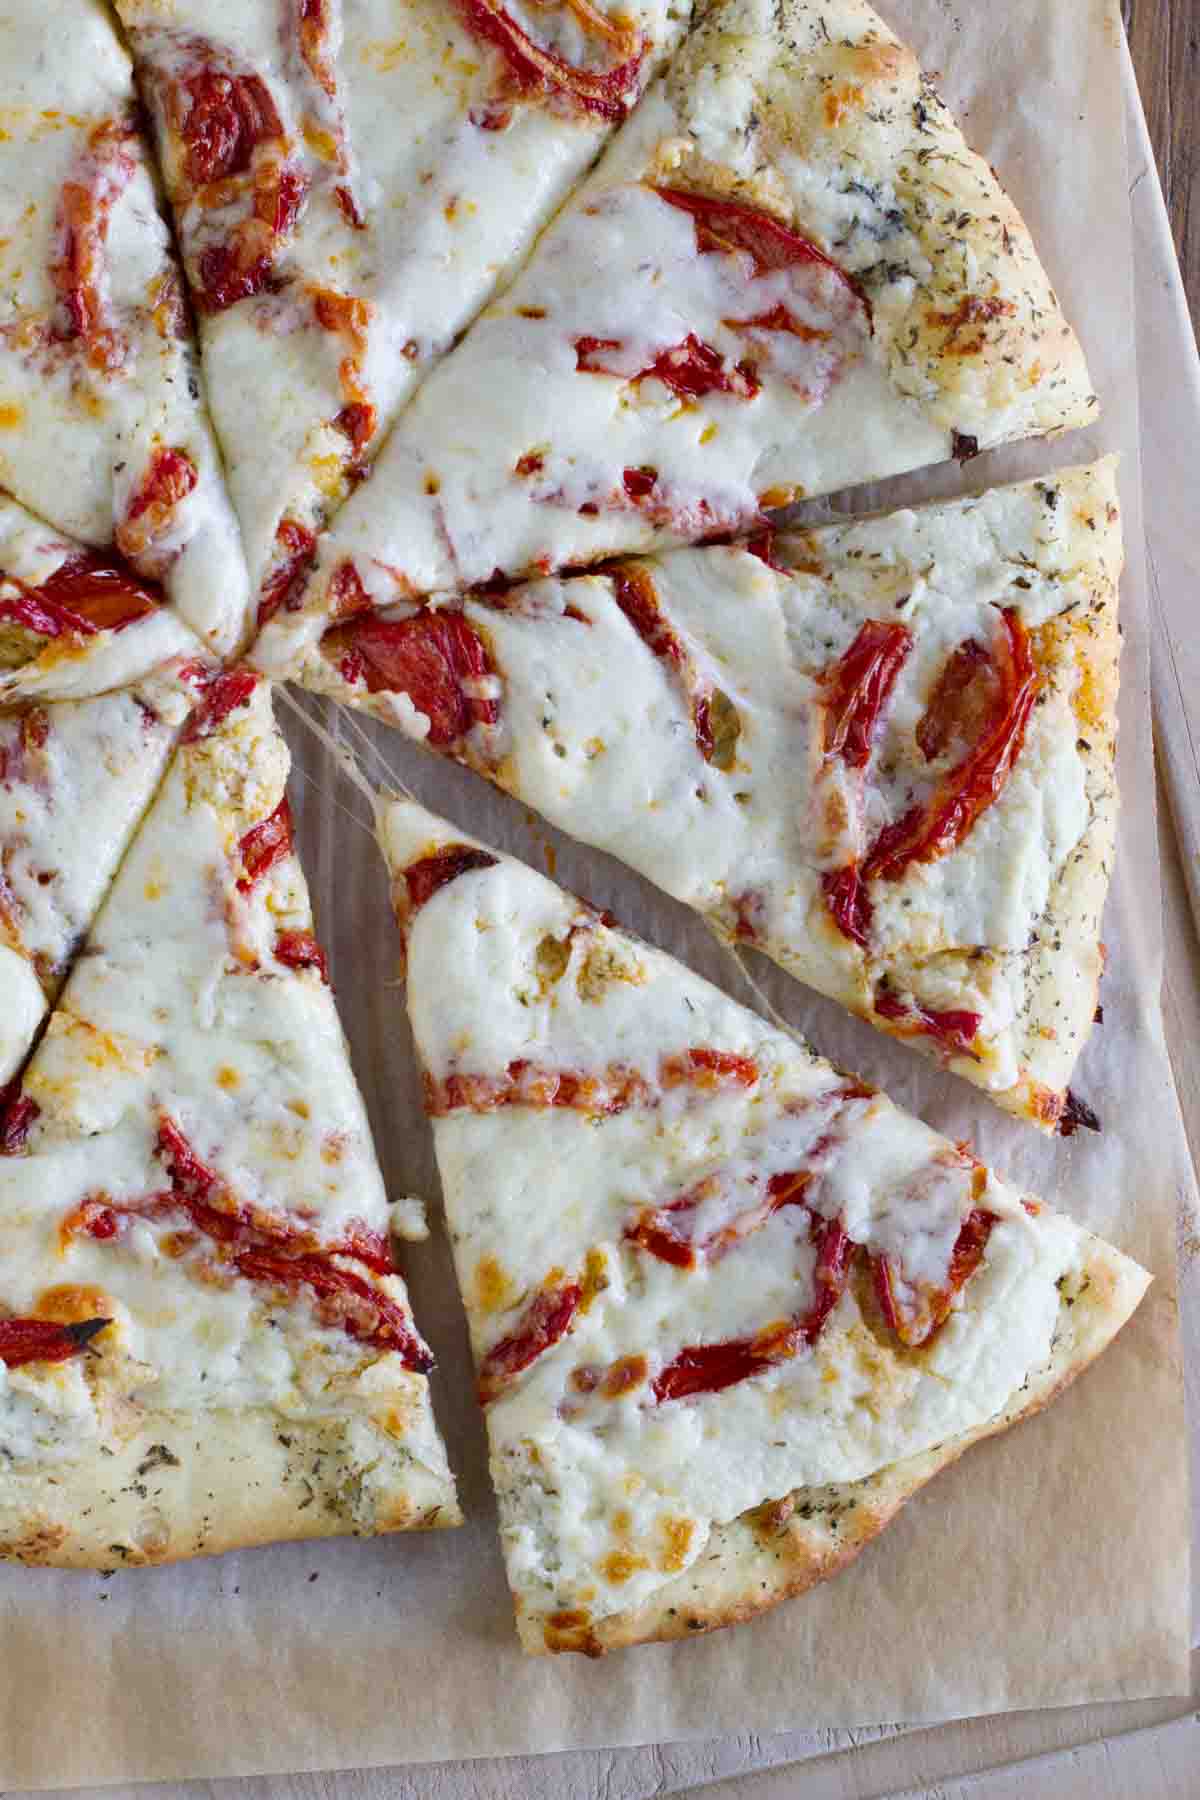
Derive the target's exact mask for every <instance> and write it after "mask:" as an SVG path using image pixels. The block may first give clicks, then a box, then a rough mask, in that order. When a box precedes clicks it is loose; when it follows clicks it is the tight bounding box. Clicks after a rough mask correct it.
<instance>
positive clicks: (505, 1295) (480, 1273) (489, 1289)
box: [474, 1256, 512, 1313]
mask: <svg viewBox="0 0 1200 1800" xmlns="http://www.w3.org/2000/svg"><path fill="white" fill-rule="evenodd" d="M474 1287H475V1304H476V1306H477V1307H478V1308H479V1310H480V1312H484V1313H494V1312H503V1311H504V1309H505V1307H506V1306H509V1305H511V1303H512V1282H511V1281H510V1280H509V1278H508V1275H507V1274H506V1272H505V1270H504V1268H503V1267H502V1265H501V1263H500V1262H499V1260H498V1259H497V1258H496V1257H494V1256H481V1257H480V1259H479V1261H478V1262H477V1263H476V1265H475V1280H474Z"/></svg>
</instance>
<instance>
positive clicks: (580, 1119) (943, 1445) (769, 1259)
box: [378, 802, 1149, 1655]
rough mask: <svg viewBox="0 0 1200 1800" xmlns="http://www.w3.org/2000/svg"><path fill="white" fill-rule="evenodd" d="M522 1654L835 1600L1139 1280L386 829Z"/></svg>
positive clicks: (1052, 1381) (852, 1098) (506, 865)
mask: <svg viewBox="0 0 1200 1800" xmlns="http://www.w3.org/2000/svg"><path fill="white" fill-rule="evenodd" d="M378 825H379V832H380V839H381V844H382V847H383V849H384V852H385V854H386V856H387V859H388V863H389V865H390V868H391V871H392V878H393V894H394V899H395V904H396V910H397V914H398V917H399V919H400V921H401V923H402V925H403V928H404V935H405V948H406V960H407V977H408V1005H409V1012H410V1016H411V1019H412V1025H413V1031H414V1034H415V1037H416V1042H417V1047H418V1051H419V1054H420V1058H421V1061H422V1064H423V1068H424V1073H425V1094H426V1105H427V1109H428V1111H429V1113H430V1115H431V1117H432V1120H433V1129H434V1138H435V1144H436V1148H437V1156H438V1165H439V1168H440V1171H441V1177H442V1185H443V1190H444V1195H445V1203H446V1214H447V1220H448V1224H449V1228H450V1235H451V1239H452V1242H453V1246H454V1255H455V1262H456V1267H457V1272H458V1278H459V1284H460V1287H461V1289H462V1294H463V1300H464V1303H465V1305H466V1309H467V1315H468V1319H469V1322H470V1327H471V1337H472V1343H473V1347H474V1351H475V1356H476V1361H477V1364H478V1370H479V1399H480V1403H481V1405H482V1406H483V1407H484V1409H485V1412H486V1416H487V1426H488V1441H489V1446H490V1452H491V1471H492V1478H493V1481H494V1484H495V1487H496V1492H497V1496H498V1500H499V1506H500V1529H501V1536H502V1541H503V1548H504V1555H505V1562H506V1567H507V1571H508V1577H509V1582H510V1584H511V1587H512V1590H513V1594H514V1598H515V1602H516V1610H517V1623H518V1629H519V1632H520V1636H521V1640H522V1643H523V1644H524V1646H525V1648H526V1649H528V1650H530V1651H533V1652H542V1651H545V1650H582V1651H586V1652H588V1653H589V1654H593V1655H594V1654H599V1653H601V1652H602V1651H604V1650H606V1649H610V1648H614V1647H617V1646H619V1645H623V1644H630V1643H637V1642H642V1641H645V1640H647V1639H650V1638H673V1637H683V1636H686V1635H688V1634H689V1633H692V1632H695V1631H700V1630H705V1629H708V1628H710V1627H712V1626H715V1625H721V1624H727V1623H730V1622H733V1621H737V1620H741V1619H745V1618H748V1617H750V1616H751V1615H753V1614H754V1613H755V1612H759V1611H761V1610H763V1609H765V1608H766V1607H768V1606H770V1605H772V1604H774V1602H775V1601H777V1600H780V1599H782V1598H784V1597H786V1596H787V1595H788V1594H790V1593H796V1592H800V1591H802V1590H803V1589H804V1588H806V1587H809V1586H811V1585H812V1583H813V1582H814V1581H818V1580H821V1579H823V1578H824V1577H825V1576H827V1575H830V1574H832V1573H835V1572H836V1571H837V1570H838V1569H839V1568H841V1567H843V1566H844V1565H845V1564H846V1563H847V1562H849V1561H850V1560H851V1559H852V1557H853V1556H854V1555H855V1554H856V1553H857V1551H858V1550H859V1549H861V1548H862V1546H863V1545H864V1544H865V1543H867V1542H868V1541H869V1540H870V1539H871V1538H872V1537H873V1536H875V1535H876V1534H877V1533H878V1532H879V1531H880V1530H881V1529H882V1528H883V1526H884V1525H885V1524H886V1523H887V1522H888V1520H889V1518H890V1517H891V1516H892V1515H893V1514H894V1512H895V1511H896V1509H897V1508H898V1507H899V1505H900V1504H902V1502H903V1501H904V1500H905V1499H906V1498H907V1497H908V1495H909V1494H911V1493H912V1492H914V1491H915V1490H916V1489H917V1488H918V1487H920V1486H921V1485H922V1484H923V1483H924V1482H925V1481H926V1480H928V1479H929V1477H930V1476H931V1475H932V1474H933V1473H935V1472H936V1471H937V1469H938V1468H940V1467H942V1466H943V1465H944V1464H946V1463H947V1462H950V1461H952V1460H953V1459H954V1458H955V1457H956V1456H957V1455H958V1454H959V1453H960V1452H961V1451H962V1450H963V1449H964V1448H965V1447H966V1446H967V1445H969V1444H970V1443H972V1442H974V1441H975V1440H976V1439H978V1438H980V1437H983V1436H986V1435H988V1434H990V1433H992V1432H994V1431H998V1430H1000V1429H1002V1428H1004V1427H1005V1426H1007V1425H1009V1424H1011V1423H1013V1422H1014V1420H1016V1419H1017V1418H1019V1417H1021V1416H1023V1415H1026V1414H1028V1413H1031V1412H1033V1411H1035V1410H1037V1409H1038V1408H1039V1407H1041V1406H1042V1405H1044V1404H1045V1403H1046V1402H1047V1401H1048V1400H1049V1399H1051V1398H1052V1397H1053V1396H1054V1394H1055V1393H1056V1392H1057V1391H1058V1390H1059V1389H1061V1388H1062V1387H1063V1386H1065V1385H1066V1384H1067V1383H1068V1382H1069V1381H1070V1380H1071V1379H1072V1378H1073V1377H1074V1376H1075V1375H1076V1374H1078V1373H1079V1371H1080V1370H1081V1369H1082V1368H1083V1367H1084V1366H1085V1365H1086V1364H1087V1363H1088V1362H1089V1361H1090V1360H1091V1359H1092V1357H1094V1356H1095V1355H1097V1354H1098V1353H1099V1351H1100V1350H1101V1349H1103V1347H1104V1346H1105V1345H1106V1344H1107V1343H1108V1341H1109V1340H1110V1339H1111V1337H1112V1336H1113V1335H1114V1333H1115V1332H1116V1331H1117V1330H1118V1329H1119V1328H1120V1326H1121V1325H1122V1324H1123V1323H1124V1321H1125V1320H1126V1319H1127V1318H1128V1317H1129V1315H1130V1314H1131V1313H1132V1311H1133V1310H1134V1308H1135V1307H1136V1305H1137V1303H1138V1301H1139V1299H1140V1298H1141V1296H1142V1294H1143V1292H1144V1290H1145V1287H1146V1285H1147V1282H1148V1280H1149V1277H1148V1276H1147V1275H1146V1273H1145V1271H1144V1270H1142V1269H1140V1268H1139V1267H1138V1266H1137V1264H1135V1263H1133V1262H1131V1261H1129V1259H1128V1258H1126V1257H1124V1256H1122V1255H1121V1254H1120V1253H1119V1252H1118V1251H1116V1250H1114V1249H1112V1248H1110V1247H1109V1246H1108V1245H1107V1244H1104V1243H1102V1242H1101V1241H1099V1240H1098V1239H1096V1238H1095V1237H1092V1236H1091V1235H1090V1234H1089V1233H1088V1232H1086V1231H1084V1230H1082V1229H1080V1228H1079V1227H1078V1226H1077V1225H1075V1224H1073V1223H1072V1222H1071V1221H1069V1220H1068V1219H1066V1218H1064V1217H1063V1216H1061V1215H1060V1214H1058V1213H1056V1212H1053V1211H1052V1210H1051V1209H1050V1208H1048V1207H1046V1206H1044V1205H1043V1204H1042V1203H1041V1202H1040V1201H1037V1200H1034V1199H1032V1198H1029V1197H1028V1196H1022V1195H1021V1194H1019V1193H1017V1192H1016V1191H1015V1190H1014V1189H1013V1188H1011V1187H1009V1186H1008V1185H1006V1184H1005V1183H1004V1182H1003V1181H1002V1180H1000V1179H999V1177H997V1176H996V1175H995V1174H993V1173H992V1172H991V1171H990V1170H989V1169H987V1168H985V1167H984V1165H983V1164H982V1163H981V1162H980V1161H979V1160H978V1159H977V1158H976V1157H975V1156H974V1155H973V1154H972V1152H971V1150H970V1147H969V1145H963V1144H951V1143H949V1142H948V1141H947V1140H946V1139H945V1138H942V1137H939V1136H938V1135H937V1134H936V1133H935V1132H933V1131H931V1130H929V1129H928V1128H927V1127H926V1126H924V1125H922V1124H921V1123H920V1122H919V1121H918V1120H917V1119H915V1118H912V1117H910V1116H909V1115H907V1114H905V1113H903V1112H901V1111H899V1110H898V1109H897V1108H896V1107H895V1106H893V1105H892V1104H891V1103H890V1102H889V1101H888V1100H887V1099H886V1098H885V1097H884V1096H883V1095H882V1094H879V1093H877V1092H875V1091H873V1090H872V1089H871V1088H870V1087H868V1086H866V1085H864V1084H863V1083H862V1082H860V1081H857V1080H855V1079H853V1078H852V1077H848V1076H846V1075H844V1074H841V1073H839V1072H838V1071H837V1070H835V1069H834V1068H832V1067H831V1066H830V1065H829V1064H828V1063H827V1062H825V1061H823V1060H822V1058H820V1057H819V1056H818V1055H817V1054H816V1053H815V1052H814V1051H812V1050H810V1049H809V1048H808V1047H807V1046H806V1045H804V1044H803V1043H802V1042H800V1041H799V1040H797V1039H794V1038H792V1037H791V1036H788V1035H786V1034H785V1033H783V1032H781V1031H779V1030H776V1029H774V1028H773V1027H771V1026H768V1025H767V1024H765V1023H764V1022H763V1021H762V1020H761V1019H760V1018H758V1017H757V1016H756V1015H755V1014H752V1013H750V1012H748V1011H746V1010H745V1009H744V1008H742V1007H740V1006H737V1005H735V1004H734V1003H733V1002H732V1001H731V1000H729V999H728V998H727V997H726V996H725V995H724V994H722V993H721V992H720V991H719V990H718V989H716V988H714V987H712V986H710V985H709V984H708V983H707V982H704V981H702V980H700V979H699V978H698V977H697V976H694V975H692V974H691V973H689V971H688V970H686V969H684V968H683V967H681V965H680V964H678V963H676V962H674V961H673V960H672V959H671V958H670V957H668V956H665V955H663V954H662V953H661V952H659V951H656V950H653V949H651V948H649V947H648V946H647V945H645V944H643V943H640V942H638V941H637V940H635V939H633V938H631V937H629V936H627V935H625V934H624V933H622V932H621V931H619V930H618V929H616V928H615V926H613V925H612V924H611V923H609V922H608V921H607V920H606V919H605V918H604V917H602V916H601V915H599V914H598V913H597V912H596V911H595V910H594V909H593V908H591V907H589V906H587V905H585V904H584V903H582V902H580V901H578V900H576V899H574V898H573V897H572V896H571V895H569V894H566V893H564V892H563V891H562V890H561V889H560V888H558V887H556V886H555V885H554V884H553V883H552V882H550V881H548V880H546V879H545V878H544V877H542V876H540V875H537V874H535V873H534V872H533V871H532V870H530V869H528V868H526V867H524V866H523V865H522V864H519V863H516V862H514V861H512V860H511V859H509V858H507V857H500V856H497V855H494V854H493V853H491V852H490V851H487V850H485V849H484V848H483V847H482V846H480V845H478V844H477V843H474V842H473V841H471V840H469V839H466V838H464V837H463V836H461V834H459V833H458V832H457V831H456V830H455V829H454V827H452V826H450V825H447V824H446V823H445V822H444V821H441V820H438V819H435V818H433V817H432V816H431V815H430V814H429V813H427V812H425V811H424V810H423V809H422V808H420V807H419V806H417V805H415V804H413V803H410V802H394V803H391V804H385V805H384V806H382V807H381V809H380V812H379V817H378Z"/></svg>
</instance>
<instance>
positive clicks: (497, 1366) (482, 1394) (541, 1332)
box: [478, 1281, 583, 1406]
mask: <svg viewBox="0 0 1200 1800" xmlns="http://www.w3.org/2000/svg"><path fill="white" fill-rule="evenodd" d="M582 1299H583V1289H582V1288H581V1287H580V1285H579V1283H578V1282H577V1281H568V1282H563V1283H562V1284H561V1285H560V1286H558V1287H552V1288H543V1289H542V1290H541V1292H540V1293H539V1294H537V1295H535V1297H534V1298H533V1300H531V1301H530V1303H529V1305H528V1306H527V1307H526V1308H525V1311H524V1313H523V1314H522V1315H521V1318H520V1321H519V1322H518V1324H517V1328H516V1330H515V1331H513V1332H511V1333H510V1334H509V1336H508V1337H506V1338H501V1340H500V1342H499V1343H498V1344H496V1345H494V1346H493V1348H492V1349H491V1350H489V1351H488V1353H487V1355H486V1356H485V1357H484V1359H483V1361H482V1362H481V1364H480V1365H479V1390H478V1391H479V1404H480V1405H481V1406H490V1405H491V1403H492V1401H493V1400H498V1399H499V1398H500V1396H501V1394H503V1393H504V1391H505V1389H506V1388H508V1387H510V1386H511V1384H512V1382H513V1380H514V1379H515V1378H516V1376H518V1375H519V1374H520V1373H521V1371H522V1369H527V1368H528V1367H529V1365H530V1363H533V1362H536V1361H537V1359H538V1357H539V1356H541V1354H542V1352H543V1351H544V1350H549V1348H550V1346H551V1345H552V1344H557V1342H558V1340H559V1339H560V1338H562V1337H565V1336H566V1334H567V1332H568V1331H569V1330H570V1328H571V1321H572V1320H573V1319H574V1317H575V1314H576V1312H577V1311H578V1309H579V1305H580V1302H581V1300H582Z"/></svg>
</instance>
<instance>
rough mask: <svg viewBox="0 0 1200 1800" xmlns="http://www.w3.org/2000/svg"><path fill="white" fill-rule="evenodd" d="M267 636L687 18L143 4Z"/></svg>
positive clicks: (144, 40) (180, 213)
mask: <svg viewBox="0 0 1200 1800" xmlns="http://www.w3.org/2000/svg"><path fill="white" fill-rule="evenodd" d="M117 11H118V13H119V14H120V16H121V18H122V20H123V22H124V23H125V25H126V27H127V28H128V31H129V34H130V40H131V43H132V46H133V52H134V56H135V59H136V61H137V63H138V67H139V78H140V81H141V85H142V90H143V93H144V94H145V97H146V99H147V102H148V104H149V106H150V109H151V112H152V114H153V117H154V122H155V128H156V132H157V140H158V144H159V149H160V153H161V157H162V163H163V171H164V175H165V179H166V184H167V188H168V192H169V194H170V198H171V201H172V203H173V205H174V208H175V215H176V219H177V221H178V226H179V232H180V237H181V240H182V244H183V251H184V257H185V264H186V268H187V273H188V277H189V281H190V284H191V289H192V296H193V299H194V301H195V304H196V308H197V311H198V313H199V315H200V333H201V340H202V343H203V348H204V367H205V378H206V381H207V383H208V387H209V392H210V396H211V402H212V408H213V415H214V418H215V421H216V427H217V433H218V436H219V438H220V441H221V445H222V448H223V449H224V452H225V456H226V460H227V463H228V466H229V473H230V486H231V490H232V494H233V499H234V503H235V505H236V507H237V510H238V514H239V516H240V518H241V522H242V529H243V532H244V533H245V538H246V550H247V556H248V559H249V563H250V571H251V578H252V581H253V584H254V586H255V588H256V590H257V593H258V603H259V609H260V616H261V617H264V618H267V617H270V616H271V614H272V613H273V612H274V611H275V610H276V609H277V608H278V607H279V606H280V605H281V604H282V603H283V601H284V598H285V596H286V595H287V593H288V591H289V588H290V587H291V586H292V584H293V582H294V581H295V580H297V579H298V577H299V575H300V573H301V571H302V570H303V569H304V568H305V567H306V565H307V563H308V561H309V560H310V557H311V551H312V546H313V540H314V534H315V532H316V530H317V528H318V527H319V525H320V524H321V523H322V522H323V521H324V519H325V518H326V517H327V516H328V514H329V513H330V512H332V511H333V510H334V509H335V508H336V506H337V505H338V503H339V502H340V501H341V500H342V499H343V498H344V497H345V495H346V493H347V492H348V491H349V490H350V488H351V487H352V486H353V485H354V483H355V481H356V480H357V479H358V478H359V477H360V476H361V475H362V473H363V470H364V465H365V463H366V461H367V460H368V459H369V458H370V457H371V455H372V454H373V453H374V450H375V448H376V447H377V445H378V443H379V441H380V438H381V436H382V434H383V432H384V431H385V430H386V429H387V427H388V426H389V425H390V424H391V422H392V420H393V418H394V417H395V415H396V412H397V411H398V409H399V407H400V406H401V404H402V402H403V401H404V400H405V399H406V398H407V397H408V395H409V394H410V393H411V391H412V389H413V387H414V386H415V385H416V383H417V382H418V381H419V380H420V378H421V376H422V374H423V373H424V372H425V371H426V370H427V369H428V368H429V366H430V364H431V362H433V361H434V360H435V359H436V358H437V357H439V356H441V355H443V354H444V352H445V351H446V350H447V349H448V348H449V347H450V345H451V344H452V343H453V342H454V340H455V338H456V337H457V336H458V334H459V333H460V332H461V331H462V329H463V327H464V326H465V325H466V324H467V323H468V322H469V321H470V320H471V318H472V317H473V316H474V315H475V313H476V312H478V310H479V308H480V307H481V306H482V305H483V303H484V302H485V300H487V299H488V298H489V297H490V295H491V293H492V292H493V291H494V289H495V288H496V286H497V284H498V283H499V282H500V281H501V280H502V279H503V278H504V276H505V275H506V273H507V272H509V271H510V270H511V269H512V268H513V267H515V266H516V263H517V262H518V260H519V259H520V258H521V257H522V256H523V255H524V254H525V253H526V251H527V250H528V248H529V246H530V244H531V243H532V241H533V238H534V237H535V235H536V233H537V231H538V230H539V229H540V227H541V226H542V225H543V224H544V223H545V221H546V219H547V218H549V216H550V215H551V213H552V212H553V211H554V209H555V208H556V207H557V205H558V204H559V202H560V201H561V200H562V198H563V196H564V194H565V193H566V192H567V191H568V189H569V187H570V186H571V185H572V184H573V183H574V182H575V181H576V180H577V179H578V178H579V176H580V175H581V174H582V173H583V172H584V171H585V170H586V169H587V167H588V165H589V164H590V163H591V162H592V161H593V159H594V157H595V155H596V153H597V151H598V150H599V148H600V146H601V144H602V143H603V142H604V139H605V137H606V136H607V135H608V134H609V133H610V132H611V131H612V129H613V126H614V123H615V122H616V121H617V120H619V119H621V118H623V117H624V116H625V113H626V112H627V111H628V109H629V107H630V106H631V105H632V103H633V101H634V100H635V99H636V97H637V95H638V93H639V92H640V91H641V89H642V87H643V86H644V85H645V83H646V82H647V81H648V80H649V78H650V76H651V74H652V73H653V72H654V70H655V68H656V67H657V66H658V65H659V64H660V63H661V61H662V58H663V56H664V55H665V53H666V51H667V49H668V48H669V47H670V46H671V44H672V43H673V42H674V41H676V39H677V38H678V36H679V34H680V32H681V30H682V24H683V20H684V18H685V17H686V16H687V14H688V13H689V11H690V6H689V5H688V4H687V3H685V0H635V3H634V4H633V5H630V6H616V5H613V4H612V3H611V0H596V3H595V4H593V0H551V3H550V4H546V0H538V4H536V5H531V6H525V5H522V4H520V0H517V3H516V4H514V5H512V6H511V7H506V6H505V5H504V4H502V3H501V0H355V4H353V5H347V6H345V7H343V6H342V5H341V4H340V0H220V3H219V4H216V5H214V4H212V0H174V3H173V4H172V6H171V7H170V8H169V10H167V9H164V8H163V7H162V5H161V4H160V3H159V0H117Z"/></svg>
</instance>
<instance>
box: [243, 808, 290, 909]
mask: <svg viewBox="0 0 1200 1800" xmlns="http://www.w3.org/2000/svg"><path fill="white" fill-rule="evenodd" d="M291 848H292V809H291V807H290V806H289V805H288V797H287V795H286V794H285V795H284V796H283V799H282V800H281V801H280V802H279V805H278V806H277V807H276V808H275V811H274V812H273V813H272V814H271V815H270V817H269V818H266V819H260V820H259V822H258V824H257V825H252V826H251V827H250V829H249V831H248V832H247V833H246V834H245V836H244V837H243V838H242V839H241V840H240V842H239V844H238V854H239V856H240V857H241V859H242V869H243V871H244V873H243V874H242V875H241V877H240V878H239V880H238V892H239V894H248V893H249V892H250V890H251V888H252V887H253V886H254V885H255V883H256V882H258V881H261V880H262V878H263V876H264V875H265V874H267V872H268V870H270V869H273V868H274V867H275V864H276V863H277V862H281V861H282V859H283V858H284V857H285V856H287V855H288V854H289V852H290V851H291Z"/></svg>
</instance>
